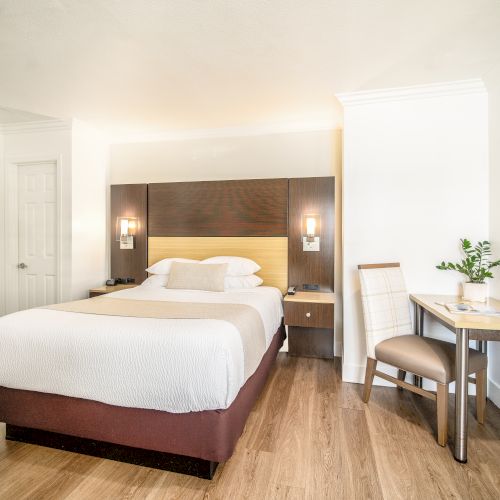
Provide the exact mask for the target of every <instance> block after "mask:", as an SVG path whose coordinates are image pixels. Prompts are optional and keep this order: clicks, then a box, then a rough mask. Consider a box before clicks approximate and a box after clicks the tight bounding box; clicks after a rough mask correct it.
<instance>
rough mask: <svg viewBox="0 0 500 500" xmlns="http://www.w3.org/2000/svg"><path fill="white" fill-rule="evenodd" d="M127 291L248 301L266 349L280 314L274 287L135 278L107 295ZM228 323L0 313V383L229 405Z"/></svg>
mask: <svg viewBox="0 0 500 500" xmlns="http://www.w3.org/2000/svg"><path fill="white" fill-rule="evenodd" d="M107 297H110V298H112V297H119V298H126V299H134V300H171V301H177V302H179V301H186V302H224V303H232V304H247V305H250V306H253V307H254V308H255V309H257V311H258V312H259V314H260V315H261V317H262V321H263V323H264V328H265V333H266V348H267V347H269V344H270V343H271V340H272V338H273V336H274V334H275V333H276V330H277V329H278V327H279V325H280V323H281V318H282V316H283V308H282V296H281V293H280V291H279V290H278V289H276V288H271V287H258V288H253V289H247V290H235V291H229V292H203V291H202V292H200V291H189V290H167V289H165V288H160V289H158V288H150V287H147V286H139V287H136V288H132V289H128V290H122V291H119V292H115V293H112V294H109V295H107ZM243 370H244V361H243V347H242V343H241V340H240V335H239V333H238V331H237V330H236V328H235V326H234V325H233V324H232V323H229V322H226V321H221V320H200V319H153V318H135V317H118V316H103V315H93V314H79V313H71V312H63V311H54V310H49V309H29V310H27V311H21V312H17V313H14V314H10V315H7V316H4V317H2V318H0V385H1V386H4V387H10V388H14V389H26V390H30V391H39V392H49V393H54V394H62V395H64V396H72V397H78V398H84V399H91V400H94V401H101V402H103V403H108V404H112V405H117V406H125V407H130V408H132V407H134V408H149V409H156V410H163V411H169V412H174V413H185V412H189V411H201V410H215V409H223V408H227V407H228V406H229V405H230V404H231V403H232V402H233V401H234V399H235V398H236V396H237V394H238V392H239V390H240V388H241V387H242V385H243V384H244V383H245V381H246V380H245V377H244V371H243Z"/></svg>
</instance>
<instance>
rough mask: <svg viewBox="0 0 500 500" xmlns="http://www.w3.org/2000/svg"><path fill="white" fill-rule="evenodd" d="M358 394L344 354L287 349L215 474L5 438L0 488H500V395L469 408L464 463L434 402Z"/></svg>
mask: <svg viewBox="0 0 500 500" xmlns="http://www.w3.org/2000/svg"><path fill="white" fill-rule="evenodd" d="M360 394H361V386H359V385H355V384H345V383H342V382H341V380H340V362H339V360H335V362H332V361H326V360H317V359H304V358H289V357H287V356H286V354H280V355H279V359H278V362H277V364H276V368H275V369H274V371H273V373H272V376H271V378H270V380H269V382H268V384H267V387H266V389H265V391H264V393H263V394H262V396H261V398H260V400H259V401H258V403H257V405H256V407H255V408H254V411H253V412H252V414H251V415H250V418H249V420H248V423H247V426H246V429H245V432H244V434H243V436H242V437H241V439H240V441H239V443H238V447H237V450H236V452H235V454H234V456H233V457H232V458H231V460H230V461H229V462H227V463H226V464H224V465H223V466H219V469H218V471H217V474H216V477H215V479H214V480H213V481H207V480H203V479H197V478H192V477H188V476H183V475H180V474H174V473H170V472H163V471H158V470H154V469H148V468H144V467H138V466H134V465H129V464H122V463H118V462H113V461H109V460H102V459H98V458H92V457H86V456H83V455H77V454H72V453H68V452H63V451H57V450H51V449H48V448H42V447H37V446H31V445H26V444H18V443H12V442H6V441H5V440H4V439H0V498H1V499H21V498H31V499H65V498H70V499H82V498H83V499H87V498H88V499H100V498H106V499H107V498H120V499H121V498H127V499H142V498H148V499H152V498H183V499H184V498H185V499H191V498H220V499H243V498H251V499H281V498H288V499H302V498H308V499H323V498H324V499H329V498H332V499H356V498H360V499H365V498H387V499H391V500H392V499H398V498H402V499H403V498H404V499H410V498H418V499H437V498H478V499H479V498H481V499H483V498H497V499H498V498H500V410H499V409H497V408H496V407H494V406H493V405H492V404H491V403H488V415H487V422H486V425H485V426H480V425H478V424H477V423H476V421H475V418H474V417H473V413H472V412H471V416H470V422H469V425H470V435H471V439H470V444H469V450H470V451H469V463H468V464H466V465H460V464H458V463H457V462H455V461H454V459H453V457H452V454H451V450H450V448H441V447H439V446H438V445H437V444H436V442H435V438H434V433H435V427H436V426H435V418H434V404H433V403H432V402H431V401H428V400H427V399H424V398H421V397H419V396H415V395H412V394H410V393H409V392H408V391H398V390H396V389H391V388H381V387H374V388H373V391H372V399H371V401H370V404H369V405H368V406H366V405H364V404H363V403H362V402H361V399H360ZM450 403H452V398H451V399H450ZM474 404H475V402H474V398H471V407H472V409H473V408H474ZM451 415H453V408H451V411H450V433H452V432H453V422H452V418H451Z"/></svg>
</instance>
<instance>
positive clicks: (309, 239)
mask: <svg viewBox="0 0 500 500" xmlns="http://www.w3.org/2000/svg"><path fill="white" fill-rule="evenodd" d="M320 226H321V217H320V216H319V215H317V214H307V215H304V217H303V221H302V234H303V235H305V236H303V237H302V243H303V247H302V249H303V251H304V252H319V234H320V229H321V228H320Z"/></svg>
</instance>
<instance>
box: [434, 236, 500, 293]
mask: <svg viewBox="0 0 500 500" xmlns="http://www.w3.org/2000/svg"><path fill="white" fill-rule="evenodd" d="M460 242H461V244H462V251H463V252H464V254H465V258H464V259H462V260H461V261H460V262H457V263H453V262H448V263H446V262H445V261H444V260H443V262H441V264H439V266H436V267H437V268H438V269H441V270H443V271H447V270H452V271H458V272H459V273H462V274H465V275H466V276H467V278H469V279H468V281H466V282H465V283H463V297H462V298H463V300H470V301H473V302H486V299H487V297H488V284H487V283H486V281H485V280H486V278H493V274H492V272H491V269H492V268H493V267H497V266H499V265H500V260H495V261H493V262H490V255H491V244H490V242H489V241H479V242H478V243H477V244H476V245H475V246H472V243H471V242H470V241H469V240H468V239H466V238H464V239H461V240H460Z"/></svg>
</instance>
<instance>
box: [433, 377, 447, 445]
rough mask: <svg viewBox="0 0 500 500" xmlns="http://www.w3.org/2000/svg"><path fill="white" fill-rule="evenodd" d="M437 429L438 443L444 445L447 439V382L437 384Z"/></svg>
mask: <svg viewBox="0 0 500 500" xmlns="http://www.w3.org/2000/svg"><path fill="white" fill-rule="evenodd" d="M436 403H437V430H438V443H439V445H440V446H446V442H447V441H448V384H438V385H437V397H436Z"/></svg>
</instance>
